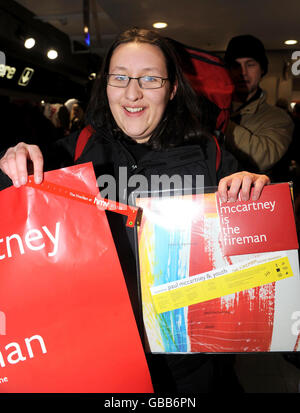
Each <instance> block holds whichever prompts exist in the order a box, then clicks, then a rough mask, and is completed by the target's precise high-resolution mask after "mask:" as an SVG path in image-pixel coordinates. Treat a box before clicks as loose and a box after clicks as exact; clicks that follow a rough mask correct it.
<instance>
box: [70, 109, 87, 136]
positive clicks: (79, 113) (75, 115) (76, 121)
mask: <svg viewBox="0 0 300 413" xmlns="http://www.w3.org/2000/svg"><path fill="white" fill-rule="evenodd" d="M83 127H84V109H83V106H82V103H80V102H75V103H74V104H73V106H72V109H71V113H70V123H69V132H70V133H72V132H76V131H78V130H81V129H82V128H83Z"/></svg>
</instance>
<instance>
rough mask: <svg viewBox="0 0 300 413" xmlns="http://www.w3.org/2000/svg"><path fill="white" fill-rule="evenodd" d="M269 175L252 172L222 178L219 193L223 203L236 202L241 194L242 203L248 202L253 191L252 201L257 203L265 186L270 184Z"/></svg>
mask: <svg viewBox="0 0 300 413" xmlns="http://www.w3.org/2000/svg"><path fill="white" fill-rule="evenodd" d="M270 182H271V181H270V178H269V177H268V176H267V175H260V174H254V173H251V172H246V171H243V172H237V173H235V174H232V175H229V176H226V177H225V178H222V179H221V180H220V182H219V186H218V193H219V196H220V198H221V201H222V202H227V201H228V202H235V201H236V200H237V199H238V195H239V193H240V199H241V200H242V201H248V200H249V198H250V193H251V190H252V200H253V201H256V200H257V199H258V198H259V197H260V194H261V191H262V189H263V187H264V186H265V185H268V184H269V183H270Z"/></svg>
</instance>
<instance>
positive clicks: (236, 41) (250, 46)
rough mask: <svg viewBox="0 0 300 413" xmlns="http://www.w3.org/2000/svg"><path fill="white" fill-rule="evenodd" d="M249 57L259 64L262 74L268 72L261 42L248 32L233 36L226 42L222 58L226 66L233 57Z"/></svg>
mask: <svg viewBox="0 0 300 413" xmlns="http://www.w3.org/2000/svg"><path fill="white" fill-rule="evenodd" d="M240 57H251V58H252V59H255V60H256V61H257V62H258V63H259V64H260V66H261V69H262V71H263V75H265V74H266V73H267V72H268V64H269V62H268V59H267V56H266V51H265V48H264V45H263V44H262V42H261V41H260V40H259V39H257V38H256V37H254V36H251V35H250V34H245V35H241V36H236V37H233V38H232V39H231V40H230V42H229V43H228V46H227V50H226V52H225V56H224V60H225V63H226V65H227V66H231V65H232V63H233V62H234V61H235V59H238V58H240Z"/></svg>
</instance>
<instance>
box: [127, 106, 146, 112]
mask: <svg viewBox="0 0 300 413" xmlns="http://www.w3.org/2000/svg"><path fill="white" fill-rule="evenodd" d="M125 109H126V110H127V111H128V112H131V113H135V112H140V111H141V110H143V108H128V107H125Z"/></svg>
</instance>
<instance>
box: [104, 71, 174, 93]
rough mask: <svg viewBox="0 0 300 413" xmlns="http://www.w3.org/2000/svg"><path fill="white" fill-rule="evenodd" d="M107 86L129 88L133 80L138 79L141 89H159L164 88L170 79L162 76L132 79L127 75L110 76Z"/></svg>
mask: <svg viewBox="0 0 300 413" xmlns="http://www.w3.org/2000/svg"><path fill="white" fill-rule="evenodd" d="M106 76H107V84H108V85H109V86H113V87H123V88H125V87H127V86H128V85H129V82H130V80H131V79H136V80H137V81H138V83H139V86H140V88H141V89H159V88H161V87H163V85H164V84H165V83H166V81H167V80H168V78H167V77H166V78H164V77H160V76H140V77H130V76H126V75H117V74H108V75H106Z"/></svg>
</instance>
